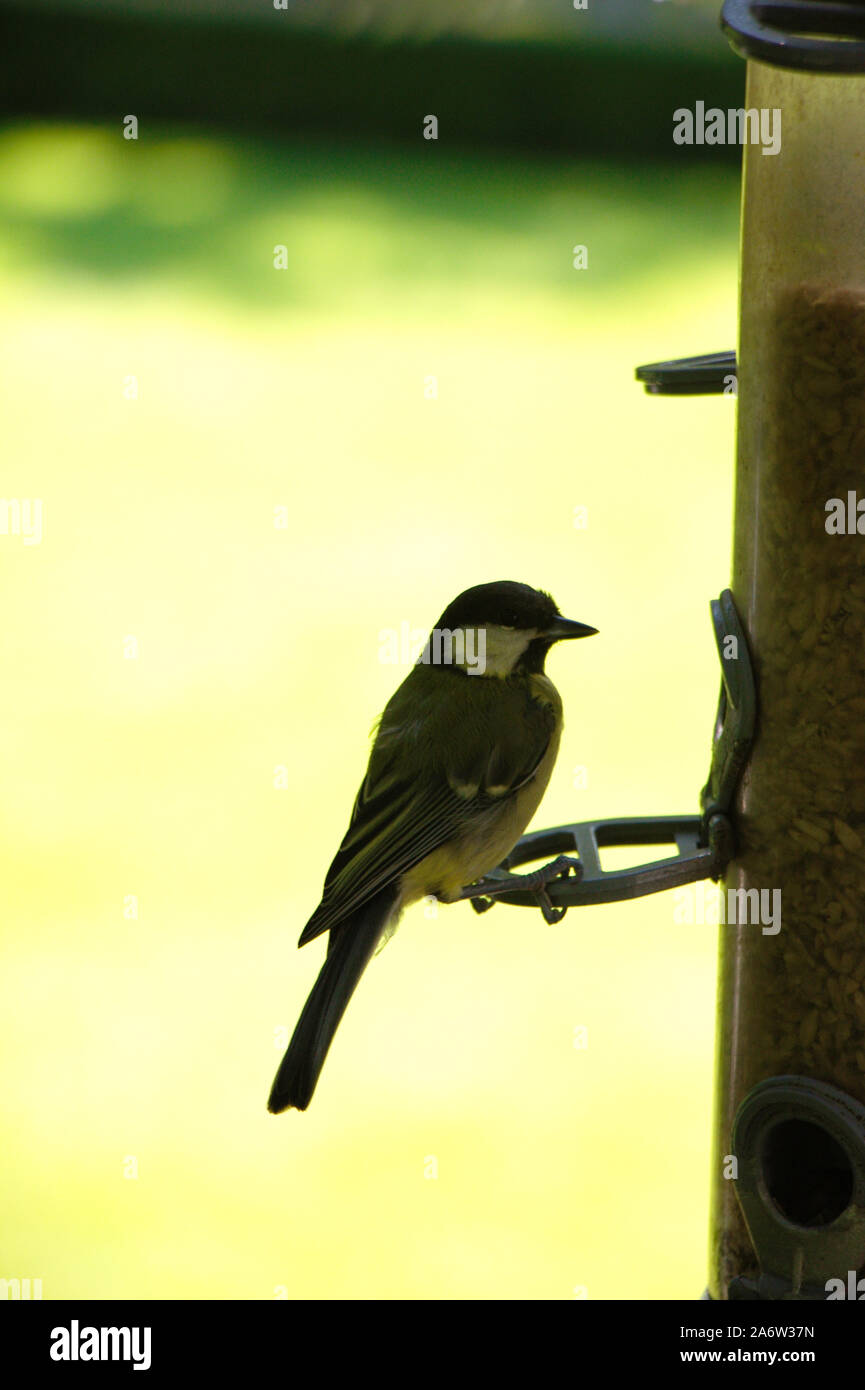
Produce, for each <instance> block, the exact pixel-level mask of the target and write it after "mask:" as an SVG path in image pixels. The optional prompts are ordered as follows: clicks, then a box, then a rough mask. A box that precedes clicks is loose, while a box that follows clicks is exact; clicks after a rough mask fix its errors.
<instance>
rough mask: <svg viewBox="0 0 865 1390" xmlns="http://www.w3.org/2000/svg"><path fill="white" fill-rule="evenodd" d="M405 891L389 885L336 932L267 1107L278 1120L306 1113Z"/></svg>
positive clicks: (394, 885) (278, 1073) (333, 929)
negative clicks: (293, 1113)
mask: <svg viewBox="0 0 865 1390" xmlns="http://www.w3.org/2000/svg"><path fill="white" fill-rule="evenodd" d="M398 897H399V890H398V888H397V886H396V884H389V885H388V886H387V887H386V888H383V889H381V891H380V892H378V893H376V895H375V897H374V898H370V899H369V901H368V902H366V903H364V904H363V905H362V906H361V907H359V908H358V909H357V911H356V912H354V913H353V914H352V915H351V916H350V917H347V918H345V920H344V921H342V922H340V923H339V925H338V926H336V927H332V928H331V931H330V939H329V941H328V950H327V957H326V959H325V962H324V965H323V966H322V967H321V970H320V971H319V975H318V979H317V980H316V982H315V984H314V985H313V987H312V991H311V992H310V996H309V998H308V999H307V1001H306V1003H305V1004H304V1006H303V1012H302V1013H301V1015H300V1018H299V1019H298V1021H297V1026H296V1028H295V1030H294V1032H293V1034H292V1037H291V1042H290V1043H289V1044H288V1048H287V1049H286V1053H285V1056H284V1057H283V1059H282V1062H281V1063H280V1066H279V1071H278V1072H277V1073H276V1077H275V1079H274V1082H273V1086H272V1087H271V1091H270V1099H269V1100H268V1102H267V1108H268V1110H270V1111H271V1113H272V1114H274V1115H278V1114H279V1112H280V1111H281V1110H288V1109H290V1108H291V1107H293V1108H294V1109H296V1110H305V1109H306V1107H307V1106H308V1105H309V1102H310V1100H311V1099H312V1093H313V1091H314V1090H315V1087H316V1083H317V1081H318V1078H319V1075H320V1073H321V1069H322V1067H323V1066H324V1060H325V1058H326V1056H327V1052H328V1048H329V1047H330V1045H331V1043H332V1041H333V1035H334V1033H335V1032H336V1030H337V1028H338V1026H339V1022H340V1019H341V1018H342V1016H343V1014H344V1013H345V1010H346V1007H347V1005H348V1001H349V999H350V998H351V996H352V994H353V993H354V991H355V989H356V988H357V984H358V981H359V980H360V977H361V975H362V974H363V972H364V970H365V969H366V967H367V965H368V964H369V962H370V959H371V958H372V956H373V954H374V952H375V948H376V946H377V944H378V941H379V938H380V937H381V936H382V934H383V932H384V931H385V929H386V927H387V926H388V924H389V918H390V917H391V916H392V914H393V910H394V908H395V907H396V904H397V899H398Z"/></svg>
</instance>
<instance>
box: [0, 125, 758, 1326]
mask: <svg viewBox="0 0 865 1390" xmlns="http://www.w3.org/2000/svg"><path fill="white" fill-rule="evenodd" d="M119 129H120V127H119V116H118V120H117V121H114V122H112V123H110V124H107V123H98V122H94V121H90V122H84V121H81V120H76V121H72V120H65V121H51V122H48V121H44V120H41V121H40V120H38V119H36V118H31V119H29V120H27V121H26V122H25V121H20V120H19V121H12V122H9V123H8V124H7V126H6V128H5V129H4V130H3V131H2V133H0V285H2V293H3V297H4V301H5V315H4V323H3V327H2V330H0V356H2V370H0V383H2V384H0V392H2V410H3V418H4V433H5V450H4V454H5V467H4V485H3V491H4V495H6V496H8V497H16V498H41V499H43V504H44V537H43V539H42V542H41V544H38V545H26V544H25V543H24V538H23V537H21V536H14V535H9V536H3V537H0V555H2V559H3V562H4V572H5V592H6V611H5V617H4V621H3V624H2V630H0V631H2V637H0V640H2V647H3V668H4V671H5V680H4V682H3V684H2V696H0V700H2V719H0V744H2V752H0V757H2V762H3V766H4V784H5V790H4V797H3V834H2V844H3V849H2V856H3V866H2V870H3V871H2V881H3V885H4V892H3V897H4V899H5V911H4V913H3V928H2V943H0V950H2V957H0V1001H2V1008H3V1013H4V1017H5V1038H6V1049H5V1051H6V1066H5V1068H4V1075H5V1080H4V1086H3V1098H2V1115H0V1123H2V1182H0V1232H2V1235H0V1277H15V1276H17V1277H31V1278H32V1277H39V1278H41V1279H42V1281H43V1293H44V1297H45V1298H61V1297H83V1298H97V1297H99V1298H105V1297H109V1298H133V1297H135V1298H139V1297H141V1298H255V1299H258V1298H264V1299H270V1298H274V1297H283V1296H285V1297H288V1298H400V1297H403V1298H507V1299H514V1298H531V1299H536V1298H544V1299H546V1298H550V1299H568V1298H573V1297H575V1291H578V1292H577V1295H576V1296H580V1295H581V1291H583V1290H585V1293H586V1295H587V1296H588V1297H589V1298H592V1299H605V1298H625V1299H629V1298H631V1299H632V1298H692V1297H697V1296H698V1295H699V1294H700V1292H701V1290H702V1288H703V1285H704V1282H705V1265H706V1259H705V1256H706V1233H707V1220H708V1212H707V1203H708V1168H709V1144H710V1116H711V1087H712V1051H713V1032H714V973H715V951H716V929H715V928H712V927H708V926H699V925H688V924H682V923H681V922H678V921H677V920H676V911H675V909H676V902H675V900H674V897H673V895H672V894H669V893H668V894H663V895H660V896H657V897H655V898H649V899H643V900H640V901H637V902H633V903H630V904H624V905H621V906H613V907H607V908H589V909H582V910H580V911H572V912H571V913H570V914H569V915H568V917H567V918H566V919H565V921H564V922H563V923H562V924H561V925H560V926H555V927H550V926H546V925H545V924H544V923H543V920H542V919H541V917H540V914H539V913H536V912H534V911H528V910H525V909H517V908H508V907H504V906H501V905H500V906H498V907H496V908H495V910H493V911H492V912H490V913H488V914H487V915H485V916H483V917H479V916H477V915H476V914H475V913H474V912H472V910H471V908H470V906H469V905H468V904H465V905H461V906H458V907H450V908H445V907H439V908H438V910H437V911H436V912H435V913H433V912H432V909H430V908H429V907H425V906H424V905H418V906H417V907H416V908H414V909H412V910H410V911H409V912H408V913H407V914H406V916H405V918H404V920H403V923H402V926H401V928H400V930H399V932H398V933H397V936H396V938H395V939H394V940H393V941H392V942H391V943H390V944H389V945H388V947H387V948H386V950H384V951H383V952H382V954H381V955H380V956H379V957H378V958H377V959H376V960H374V962H373V963H372V965H371V967H370V969H369V971H368V972H367V975H366V976H365V977H364V979H363V981H362V983H361V986H360V988H359V989H358V992H357V994H356V996H355V998H354V1001H353V1002H352V1005H351V1007H350V1009H349V1011H348V1013H347V1015H346V1018H345V1020H344V1022H343V1024H342V1026H341V1028H340V1030H339V1033H338V1035H337V1039H336V1042H335V1043H334V1047H333V1049H332V1052H331V1055H330V1057H329V1059H328V1063H327V1066H326V1068H325V1071H324V1073H323V1077H322V1081H321V1084H320V1087H319V1089H318V1092H317V1093H316V1096H315V1099H314V1102H313V1104H312V1106H311V1108H310V1110H309V1111H308V1112H307V1113H305V1114H297V1113H294V1112H293V1113H290V1114H287V1115H283V1116H281V1117H278V1118H274V1117H272V1116H270V1115H268V1114H267V1113H266V1110H265V1103H266V1098H267V1093H268V1088H269V1086H270V1082H271V1079H272V1074H273V1072H274V1070H275V1067H276V1065H277V1062H278V1060H279V1057H280V1055H281V1052H282V1049H283V1046H284V1042H285V1034H286V1032H287V1031H290V1030H291V1028H292V1027H293V1024H294V1022H295V1018H296V1016H297V1014H298V1012H299V1010H300V1008H301V1005H302V1003H303V1000H304V999H305V997H306V994H307V992H308V989H309V987H310V986H311V984H312V981H313V979H314V977H315V974H316V971H317V969H318V966H319V963H320V958H321V956H322V947H321V943H320V942H316V943H315V944H313V945H310V946H309V947H307V948H305V949H304V950H303V952H301V953H297V952H296V950H295V943H296V939H297V936H298V935H299V933H300V930H301V928H302V927H303V925H304V923H305V921H306V919H307V917H308V916H309V914H310V913H311V911H312V909H313V908H314V906H315V905H316V903H317V901H318V894H319V890H320V886H321V879H322V876H323V874H324V871H325V869H326V868H327V865H328V863H329V861H330V857H331V855H332V853H333V852H334V850H335V848H336V846H337V844H338V842H339V839H340V837H341V835H342V833H343V831H344V829H345V826H346V823H347V818H348V814H349V811H350V808H351V803H352V799H353V797H354V794H355V791H356V788H357V785H358V783H359V780H360V778H361V776H362V773H363V769H364V763H365V757H366V752H367V742H366V740H367V735H368V732H369V728H370V725H371V723H372V721H373V719H374V717H375V716H376V715H377V714H378V712H379V711H380V709H381V707H382V706H383V705H384V703H385V701H386V700H387V698H388V696H389V695H390V693H391V692H392V690H393V689H394V688H395V686H396V685H397V684H398V682H399V681H400V680H401V679H402V678H403V676H404V674H405V669H404V668H400V667H394V666H388V665H383V664H382V663H381V662H380V661H379V648H380V632H381V630H382V629H384V628H396V629H399V628H400V625H401V624H402V623H404V622H405V623H407V624H408V625H409V626H410V627H412V628H428V627H429V626H430V625H431V624H432V623H433V622H434V621H435V619H436V618H437V617H438V616H439V613H440V612H441V610H442V609H443V608H444V606H445V605H446V603H447V602H448V601H449V600H450V599H451V598H452V597H453V596H454V595H455V594H456V593H458V592H459V591H460V590H461V589H463V588H464V587H466V586H468V585H470V584H474V583H478V582H482V581H485V580H490V579H498V578H514V579H520V580H524V581H527V582H529V583H532V584H536V585H539V586H542V587H544V588H548V589H550V590H551V591H552V593H553V594H554V595H555V597H556V599H557V600H558V602H559V604H560V606H561V608H562V610H563V611H564V612H565V613H566V614H568V615H569V616H571V617H575V618H578V619H581V620H582V621H585V622H589V623H591V624H593V625H594V626H596V627H598V628H599V629H600V634H601V635H600V636H599V638H598V641H597V642H592V643H586V644H578V647H577V648H576V649H575V648H563V649H561V650H557V651H556V652H555V653H554V655H553V656H552V658H551V660H550V663H549V670H550V674H551V675H552V676H553V679H554V680H555V681H556V683H557V684H558V686H559V688H560V690H561V692H562V694H563V697H564V701H565V713H566V729H565V735H564V739H563V744H562V750H561V753H560V756H559V761H558V765H557V768H556V771H555V773H554V776H553V780H552V782H551V785H550V788H549V791H548V793H547V796H546V798H545V801H544V803H543V805H542V807H541V810H540V812H539V814H538V817H537V818H536V821H535V826H536V827H540V826H543V825H552V824H557V823H560V822H563V821H571V820H578V819H585V818H588V817H594V816H602V815H629V814H637V813H650V812H653V813H659V814H660V813H672V812H680V811H681V812H685V811H694V810H696V809H697V798H698V793H699V789H700V787H701V785H702V782H703V781H704V780H705V773H706V771H707V767H708V757H709V744H710V738H711V729H712V720H713V715H714V707H715V701H716V698H717V688H718V670H717V657H716V654H715V648H714V641H713V637H712V632H711V624H710V621H709V613H708V600H709V599H710V598H711V597H713V596H716V595H717V594H718V592H719V591H720V589H721V588H723V587H724V586H725V585H726V583H727V579H728V570H729V544H730V541H729V537H730V525H731V493H732V460H733V422H734V408H735V407H734V404H733V401H732V400H731V399H730V398H727V397H719V398H715V397H709V398H702V399H700V398H697V399H695V400H687V399H684V400H672V401H671V400H664V399H652V398H649V397H647V396H645V395H644V394H643V393H642V390H641V388H639V387H638V386H637V385H636V384H635V383H634V381H633V370H634V367H635V366H636V365H637V364H638V363H640V362H645V361H651V360H657V359H659V358H664V357H672V356H676V355H684V354H689V353H694V352H705V351H710V350H714V349H718V348H724V347H732V346H734V344H735V337H736V333H735V314H736V234H737V225H736V224H737V204H738V181H737V173H736V169H735V166H734V165H733V166H731V165H730V164H725V165H724V166H716V165H711V166H710V165H709V164H708V163H707V165H706V166H703V165H699V164H693V163H691V164H684V163H683V164H681V165H676V164H675V163H672V162H671V163H670V164H668V165H665V164H649V163H645V164H644V163H638V162H630V163H629V162H627V161H626V160H624V159H622V160H601V159H598V158H593V157H591V154H590V153H587V152H586V151H583V152H581V153H580V155H579V157H578V156H576V155H574V156H571V157H567V158H565V157H553V156H552V155H544V154H543V153H538V152H535V153H534V154H530V155H529V154H516V153H514V152H513V151H511V152H505V153H500V154H498V155H497V154H496V153H495V152H491V151H485V152H481V153H475V154H472V153H471V152H470V151H466V150H463V151H454V150H453V149H450V148H449V147H448V145H447V143H446V142H443V141H441V140H440V141H439V142H438V144H435V145H434V144H432V143H429V144H427V143H425V142H423V141H421V140H420V139H419V138H418V139H417V140H416V142H415V144H414V145H413V146H409V145H408V144H405V143H404V144H397V143H394V142H391V141H387V140H384V139H382V140H378V141H369V140H362V141H352V140H350V139H349V138H347V137H346V138H344V139H341V140H333V139H329V138H324V137H316V136H314V135H312V134H309V133H307V134H305V135H304V136H303V138H292V137H288V138H283V139H281V140H276V139H265V138H262V137H257V136H252V135H246V136H242V137H241V136H238V135H231V134H229V133H225V132H219V133H218V132H215V131H207V130H201V129H198V130H196V129H193V128H190V127H189V126H183V127H178V126H171V125H160V126H155V125H153V124H151V126H150V127H149V128H148V129H147V131H146V138H140V139H139V140H138V141H137V142H132V141H125V140H123V139H122V138H120V134H119ZM575 244H585V245H586V246H587V247H588V268H587V269H585V270H579V271H578V270H575V269H574V268H573V265H572V259H573V252H572V248H573V246H574V245H575ZM277 245H284V246H285V247H286V248H287V269H285V270H277V269H274V266H273V248H274V247H275V246H277ZM133 377H134V378H135V379H136V382H137V397H134V396H133V395H132V392H131V383H130V378H133ZM432 377H434V378H435V379H436V383H437V396H435V397H432V398H431V396H430V383H429V379H430V378H432ZM283 508H284V509H285V510H284V511H280V510H279V509H283ZM577 508H586V513H585V516H586V522H587V524H586V525H585V527H579V526H575V524H574V521H575V509H577ZM576 515H577V516H579V515H581V514H579V513H577V514H576ZM283 517H284V518H286V519H287V524H286V525H285V526H280V525H279V524H275V521H276V522H277V523H278V522H279V520H280V519H281V518H283ZM129 638H134V639H135V640H136V643H137V656H135V657H133V658H132V659H130V657H129V653H130V651H134V650H135V648H134V647H132V645H131V644H130V642H129V640H128V639H129ZM281 768H284V769H286V772H285V774H284V776H282V775H281V774H280V769H281ZM282 782H286V783H287V785H286V786H285V787H283V786H282V785H281V784H282ZM607 862H608V863H610V862H612V860H611V859H608V860H607ZM616 862H617V863H620V862H622V860H621V858H620V859H618V860H617V861H616ZM133 898H134V899H135V900H136V903H137V909H136V910H137V917H136V916H132V915H130V914H131V912H132V910H133V907H132V906H131V904H132V899H133ZM579 1029H586V1030H587V1046H585V1047H576V1046H575V1045H574V1044H575V1037H576V1038H577V1040H578V1041H579V1040H580V1037H581V1036H582V1035H580V1034H578V1033H576V1032H575V1030H579ZM133 1160H134V1161H133ZM433 1160H435V1161H434V1162H433ZM136 1172H137V1176H134V1174H135V1173H136Z"/></svg>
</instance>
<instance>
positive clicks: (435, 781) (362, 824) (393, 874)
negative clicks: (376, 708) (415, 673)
mask: <svg viewBox="0 0 865 1390" xmlns="http://www.w3.org/2000/svg"><path fill="white" fill-rule="evenodd" d="M447 678H448V679H450V677H447ZM439 679H441V677H440V676H439ZM454 679H460V678H459V677H454ZM462 679H463V680H465V681H466V682H469V681H470V680H471V679H472V678H471V677H463V678H462ZM496 685H497V686H498V689H497V690H492V689H491V690H490V691H489V693H487V692H486V691H482V690H481V689H480V687H478V688H477V689H472V690H468V689H466V694H467V696H469V697H471V698H470V701H469V700H467V701H464V702H463V711H462V712H463V713H464V714H465V715H466V716H467V717H466V720H465V722H466V723H468V724H469V725H470V728H469V729H468V730H466V731H465V735H467V736H464V737H463V739H462V740H461V745H462V747H463V748H464V749H466V750H468V751H467V753H465V754H464V755H463V757H462V759H461V760H460V759H459V758H458V756H457V754H456V753H455V752H454V749H453V747H452V745H451V744H450V740H449V731H448V730H447V729H444V728H442V729H437V728H436V727H435V725H436V722H437V714H438V710H437V708H436V704H437V703H438V702H435V703H434V704H433V705H432V708H427V710H426V717H424V710H423V701H420V702H418V701H417V699H416V698H415V700H414V702H413V703H414V705H415V710H414V713H413V716H412V717H411V719H409V720H403V721H400V719H399V718H398V716H399V714H400V708H399V703H398V702H397V697H398V696H399V695H400V693H401V691H402V687H401V690H400V691H398V692H397V696H395V697H394V700H392V701H391V704H390V705H389V706H388V708H387V710H386V711H385V714H384V716H383V718H382V723H381V727H380V729H379V733H378V738H377V740H376V744H375V747H374V748H373V753H372V756H371V758H370V766H369V769H368V771H367V775H366V777H365V779H364V781H363V784H362V785H361V788H360V791H359V792H358V795H357V798H356V800H355V804H354V810H353V812H352V817H351V824H350V826H349V829H348V832H347V834H346V836H345V838H344V840H343V842H342V844H341V845H340V848H339V850H338V852H337V854H336V857H335V859H334V861H333V863H332V864H331V866H330V869H329V870H328V874H327V877H326V879H325V883H324V892H323V895H322V900H321V903H320V904H319V906H318V907H317V908H316V910H315V912H314V913H313V915H312V917H311V918H310V920H309V922H308V923H307V924H306V927H305V928H304V930H303V933H302V935H301V937H300V941H299V945H301V946H303V945H305V944H306V942H307V941H312V940H313V938H314V937H316V936H318V935H319V934H320V933H321V932H324V931H327V930H328V929H329V928H330V927H333V926H336V925H337V924H338V923H339V922H340V921H341V920H342V919H343V918H344V917H345V916H347V915H348V914H349V913H350V912H353V911H354V910H355V909H356V908H358V907H360V906H361V905H362V904H363V903H364V902H366V901H367V900H368V899H369V898H371V897H372V896H373V894H374V893H377V892H378V891H379V889H381V888H382V887H383V886H384V885H385V884H386V883H393V882H395V881H396V880H397V879H398V878H400V877H401V876H402V875H403V874H405V873H407V872H408V870H409V869H411V868H413V867H414V866H415V864H419V863H420V861H421V860H422V859H424V858H426V856H427V855H428V854H431V853H432V852H433V850H436V849H438V848H439V847H440V846H442V845H444V844H446V843H447V842H448V840H450V839H452V838H453V837H454V836H455V835H456V834H457V833H458V832H459V830H460V829H461V828H462V827H464V826H465V824H466V821H467V820H471V818H472V817H473V816H475V815H482V814H483V813H484V812H485V811H488V810H489V809H490V808H491V807H493V806H495V805H501V804H502V803H503V802H505V801H506V800H507V799H508V798H509V797H510V796H513V795H514V794H515V793H516V792H517V791H518V790H519V788H520V787H521V786H524V785H525V783H526V782H528V781H530V780H531V778H532V777H533V776H534V774H535V772H536V770H537V767H538V764H539V763H540V762H541V760H542V759H543V756H544V754H545V752H546V750H547V746H548V744H549V741H550V736H551V734H552V732H553V729H554V727H555V715H554V713H553V711H552V710H551V709H550V708H549V706H547V705H545V704H542V703H541V702H540V701H538V700H534V699H532V698H530V697H529V696H528V695H527V694H526V693H525V692H524V691H521V690H514V691H510V690H509V691H507V692H506V693H505V698H506V699H507V701H508V704H509V708H508V709H506V710H505V711H504V713H505V714H506V715H509V716H510V717H509V718H504V719H503V718H502V709H501V702H502V699H503V689H502V686H501V685H499V683H498V682H496ZM490 698H494V699H495V700H496V702H497V717H496V719H495V721H494V724H491V723H490V721H489V719H488V718H485V717H484V716H485V708H484V706H485V705H486V702H487V699H490ZM395 703H396V708H394V706H395ZM418 703H420V704H421V706H422V708H421V714H420V718H419V717H418V714H417V708H416V706H417V704H418ZM454 714H455V711H454V708H453V701H452V700H451V701H449V702H448V707H447V717H448V718H449V719H453V717H454ZM389 716H390V717H389ZM395 716H396V717H395ZM493 727H494V728H495V729H497V730H498V734H497V736H492V734H491V733H490V729H491V728H493ZM420 740H423V743H424V744H425V746H426V747H427V748H429V747H432V748H434V749H436V750H437V761H436V762H434V764H433V767H432V770H430V767H429V758H428V757H424V758H420V757H418V751H419V742H420ZM422 768H423V770H421V769H422Z"/></svg>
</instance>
